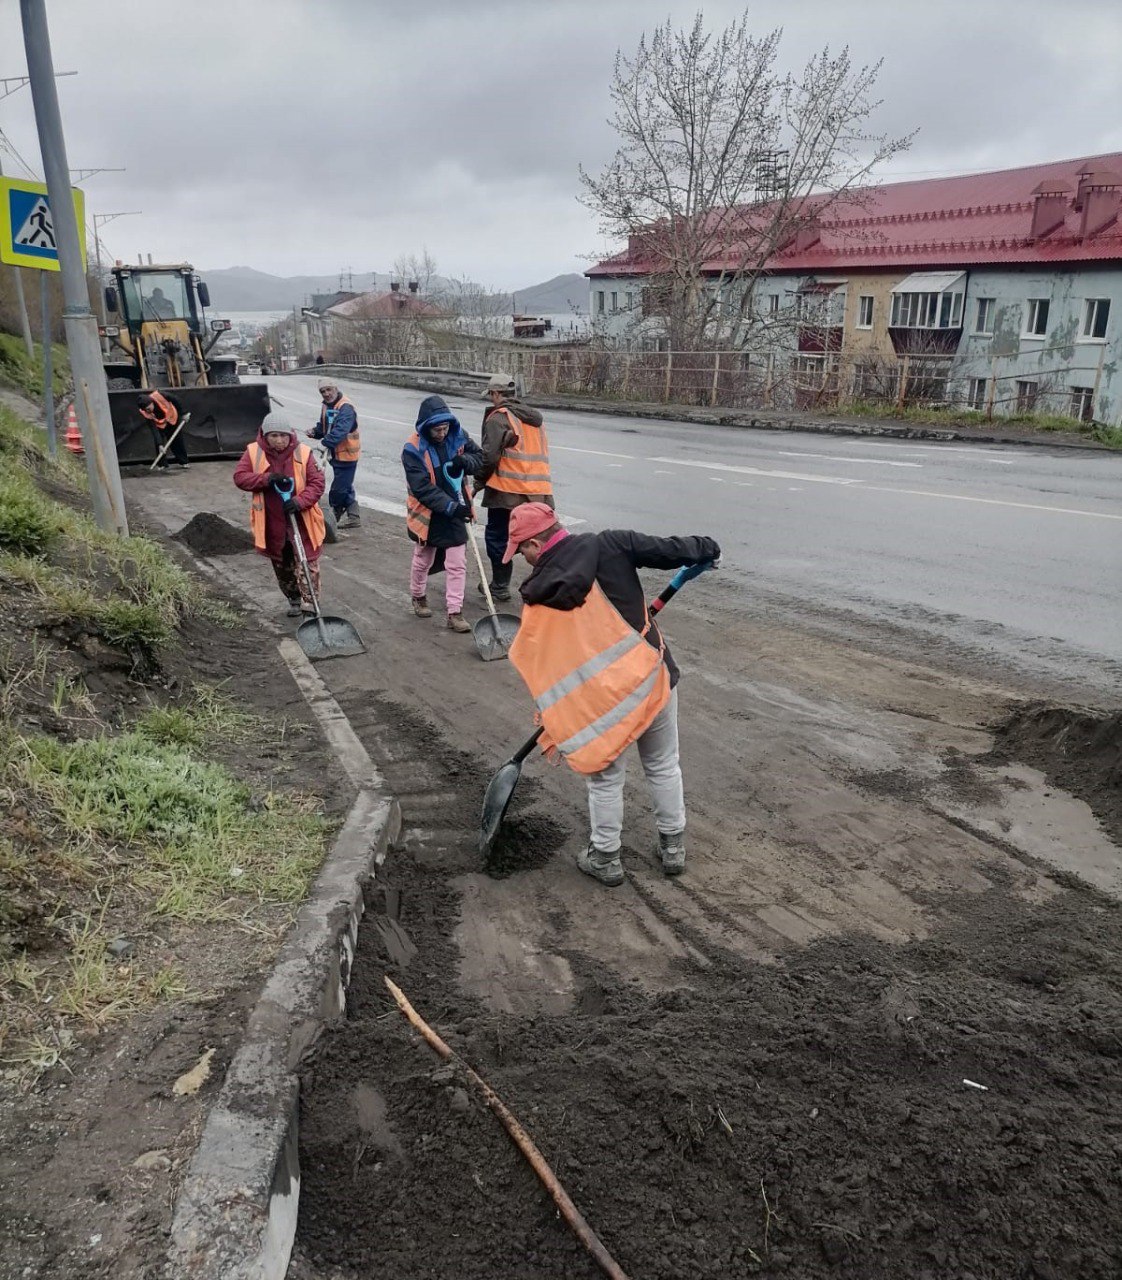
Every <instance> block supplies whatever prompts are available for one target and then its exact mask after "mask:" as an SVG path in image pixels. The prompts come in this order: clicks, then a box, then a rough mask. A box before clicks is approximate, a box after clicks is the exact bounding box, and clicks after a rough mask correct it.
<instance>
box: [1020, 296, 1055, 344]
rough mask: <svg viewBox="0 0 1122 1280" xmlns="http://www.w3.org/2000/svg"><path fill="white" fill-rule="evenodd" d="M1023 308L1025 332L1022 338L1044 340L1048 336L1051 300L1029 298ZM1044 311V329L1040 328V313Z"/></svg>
mask: <svg viewBox="0 0 1122 1280" xmlns="http://www.w3.org/2000/svg"><path fill="white" fill-rule="evenodd" d="M1027 301H1028V306H1027V307H1026V308H1025V330H1024V333H1022V334H1021V337H1022V338H1046V337H1047V336H1048V312H1049V310H1050V304H1051V301H1052V300H1051V298H1029V299H1028V300H1027ZM1041 308H1043V310H1044V327H1043V328H1041V326H1040V311H1041Z"/></svg>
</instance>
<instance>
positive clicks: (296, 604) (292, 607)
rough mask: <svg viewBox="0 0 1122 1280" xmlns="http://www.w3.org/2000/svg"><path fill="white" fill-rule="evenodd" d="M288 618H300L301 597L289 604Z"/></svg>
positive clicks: (290, 601)
mask: <svg viewBox="0 0 1122 1280" xmlns="http://www.w3.org/2000/svg"><path fill="white" fill-rule="evenodd" d="M288 616H289V617H290V618H298V617H299V616H300V597H299V596H296V597H295V598H294V599H292V600H289V602H288Z"/></svg>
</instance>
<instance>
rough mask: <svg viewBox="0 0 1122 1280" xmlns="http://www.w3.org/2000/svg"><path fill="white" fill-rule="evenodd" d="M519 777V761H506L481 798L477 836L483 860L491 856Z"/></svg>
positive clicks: (520, 773)
mask: <svg viewBox="0 0 1122 1280" xmlns="http://www.w3.org/2000/svg"><path fill="white" fill-rule="evenodd" d="M521 776H522V763H521V761H519V762H518V763H515V761H513V760H508V761H507V762H506V764H504V765H501V766H500V767H499V770H498V772H497V773H496V774H495V775H494V777H492V779H491V781H490V782H489V783H488V784H487V793H486V794H485V795H484V797H483V824H482V827H481V830H480V834H479V853H480V856H481V857H483V858H484V859H486V858H488V857H490V855H491V846H492V845H493V844H494V843H495V837H496V836H497V835H498V834H499V828H500V827H501V826H502V825H503V818H504V817H505V815H506V810H507V806H508V805H509V804H510V800H511V797H512V796H513V795H514V788H515V787H516V786H517V785H518V779H519V778H520V777H521Z"/></svg>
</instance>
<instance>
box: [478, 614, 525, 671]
mask: <svg viewBox="0 0 1122 1280" xmlns="http://www.w3.org/2000/svg"><path fill="white" fill-rule="evenodd" d="M520 622H521V619H520V618H518V617H517V616H516V615H515V614H513V613H492V614H488V615H487V617H486V618H480V619H479V621H478V622H477V623H476V624H475V626H474V627H473V628H472V634H473V635H474V637H475V647H476V648H477V649H478V650H479V656H480V657H481V658H482V659H483V661H484V662H494V661H495V659H496V658H505V657H506V656H507V655H508V654H509V652H510V645H511V641H512V640H513V639H514V637H515V636H516V635H517V634H518V627H519V624H520Z"/></svg>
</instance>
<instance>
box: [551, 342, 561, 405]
mask: <svg viewBox="0 0 1122 1280" xmlns="http://www.w3.org/2000/svg"><path fill="white" fill-rule="evenodd" d="M560 380H561V352H560V351H555V352H554V353H553V385H552V386H551V387H550V391H551V392H552V393H553V395H556V394H557V384H558V382H560Z"/></svg>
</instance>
